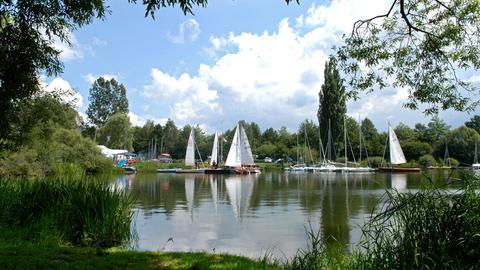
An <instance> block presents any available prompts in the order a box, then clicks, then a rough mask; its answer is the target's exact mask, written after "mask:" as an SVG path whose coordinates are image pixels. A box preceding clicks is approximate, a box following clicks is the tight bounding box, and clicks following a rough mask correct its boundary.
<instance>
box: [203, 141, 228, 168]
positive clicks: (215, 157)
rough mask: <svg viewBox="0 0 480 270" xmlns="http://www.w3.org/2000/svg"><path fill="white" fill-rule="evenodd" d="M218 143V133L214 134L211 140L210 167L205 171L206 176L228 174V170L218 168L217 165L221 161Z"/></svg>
mask: <svg viewBox="0 0 480 270" xmlns="http://www.w3.org/2000/svg"><path fill="white" fill-rule="evenodd" d="M218 142H219V138H218V132H215V136H214V138H213V146H212V155H211V158H210V162H209V165H210V167H209V168H208V169H205V173H208V174H218V173H230V170H226V169H223V168H218V165H219V164H220V162H221V161H222V158H221V155H219V150H220V148H219V147H218ZM219 156H220V158H219Z"/></svg>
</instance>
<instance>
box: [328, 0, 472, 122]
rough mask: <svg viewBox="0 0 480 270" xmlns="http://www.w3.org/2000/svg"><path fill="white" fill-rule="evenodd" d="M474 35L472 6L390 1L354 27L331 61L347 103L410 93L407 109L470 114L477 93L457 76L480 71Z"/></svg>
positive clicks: (446, 0) (456, 1)
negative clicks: (382, 92) (397, 91)
mask: <svg viewBox="0 0 480 270" xmlns="http://www.w3.org/2000/svg"><path fill="white" fill-rule="evenodd" d="M479 35H480V4H479V3H478V1H477V0H435V1H431V0H391V6H390V8H389V10H388V11H386V13H385V14H379V15H377V16H374V17H372V18H368V19H364V20H359V21H357V22H356V23H355V24H354V25H353V30H352V32H351V34H350V35H348V36H346V37H345V44H344V45H342V46H340V47H339V48H337V49H336V59H337V60H338V62H339V67H340V69H342V70H343V71H344V72H345V74H346V75H347V82H348V84H349V85H350V86H351V88H350V90H349V92H348V96H349V97H353V98H357V97H358V94H359V92H360V91H366V92H370V91H372V88H374V87H379V88H380V89H381V88H384V87H389V86H392V87H395V88H406V89H407V90H408V91H409V99H408V101H407V102H406V103H405V104H404V105H405V106H406V107H408V108H411V109H418V108H419V104H426V105H427V108H426V109H425V111H424V112H425V113H427V114H434V113H436V112H437V111H438V110H439V109H444V110H445V109H449V108H452V109H455V110H459V111H470V110H472V109H474V108H475V107H476V105H477V104H478V102H479V101H478V99H474V98H473V97H475V95H477V96H478V90H477V89H476V88H475V86H474V85H472V84H471V83H470V82H468V80H467V79H463V78H461V77H460V76H459V74H460V73H461V72H460V71H462V72H463V71H475V70H478V69H479V68H480V50H478V36H479ZM390 82H391V83H390Z"/></svg>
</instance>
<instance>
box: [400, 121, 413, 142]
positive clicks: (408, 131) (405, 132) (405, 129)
mask: <svg viewBox="0 0 480 270" xmlns="http://www.w3.org/2000/svg"><path fill="white" fill-rule="evenodd" d="M395 134H396V135H397V137H398V139H399V140H400V141H414V140H416V139H417V134H416V132H415V130H413V129H412V128H410V127H409V126H407V125H405V124H404V123H399V124H398V125H397V126H396V127H395Z"/></svg>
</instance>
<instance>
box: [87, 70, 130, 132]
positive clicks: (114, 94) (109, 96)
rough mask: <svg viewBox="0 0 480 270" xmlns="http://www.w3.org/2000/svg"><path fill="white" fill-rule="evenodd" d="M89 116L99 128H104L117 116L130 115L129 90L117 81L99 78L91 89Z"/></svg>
mask: <svg viewBox="0 0 480 270" xmlns="http://www.w3.org/2000/svg"><path fill="white" fill-rule="evenodd" d="M88 100H89V101H90V103H89V104H88V108H87V116H88V119H90V121H91V122H92V123H93V124H95V125H96V126H97V127H102V126H103V125H104V124H105V123H107V121H108V119H110V118H111V117H112V116H113V115H115V114H127V113H128V100H127V90H126V89H125V86H123V84H118V82H117V81H116V80H115V79H110V80H105V79H104V78H103V77H100V78H98V79H97V80H96V81H95V82H94V83H93V85H92V88H90V96H89V97H88Z"/></svg>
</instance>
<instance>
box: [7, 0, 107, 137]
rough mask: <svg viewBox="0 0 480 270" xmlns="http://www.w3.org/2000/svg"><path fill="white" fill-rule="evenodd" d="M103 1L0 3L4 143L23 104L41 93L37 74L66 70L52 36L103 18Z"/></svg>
mask: <svg viewBox="0 0 480 270" xmlns="http://www.w3.org/2000/svg"><path fill="white" fill-rule="evenodd" d="M104 15H105V7H104V5H103V2H102V1H62V0H53V1H35V2H31V1H2V2H1V3H0V20H1V24H2V25H1V30H0V59H2V65H0V95H1V96H2V98H1V99H0V115H1V117H0V126H1V127H2V128H1V129H0V139H4V138H8V137H9V136H10V135H11V134H10V132H11V131H12V124H14V123H17V122H18V118H19V117H21V116H22V115H21V114H20V113H19V111H18V106H19V103H20V102H22V101H25V100H28V99H30V98H31V97H32V96H33V95H34V94H36V93H38V92H40V89H41V86H40V82H39V79H38V78H39V75H40V74H44V75H46V76H56V75H58V74H59V73H60V72H61V71H62V68H63V66H62V64H61V62H60V59H59V55H60V51H59V50H58V49H55V48H54V47H53V43H54V42H53V40H54V38H58V39H59V40H60V41H64V42H68V39H69V36H70V32H71V31H72V30H74V29H76V28H78V27H80V26H82V25H85V24H88V23H90V22H91V21H92V20H93V19H94V18H95V17H98V18H103V17H104Z"/></svg>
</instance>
